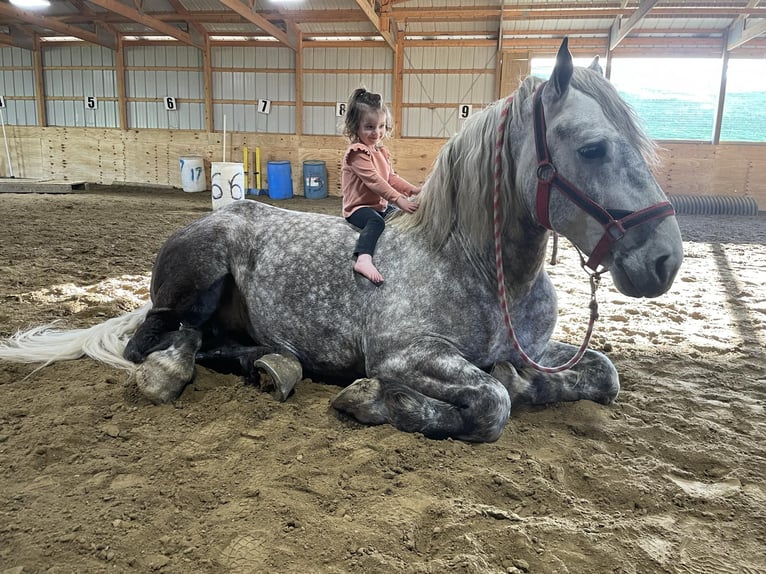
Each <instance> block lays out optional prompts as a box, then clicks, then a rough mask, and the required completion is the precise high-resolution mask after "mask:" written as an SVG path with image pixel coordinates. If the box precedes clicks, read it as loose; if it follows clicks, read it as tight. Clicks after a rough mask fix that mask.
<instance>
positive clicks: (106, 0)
mask: <svg viewBox="0 0 766 574" xmlns="http://www.w3.org/2000/svg"><path fill="white" fill-rule="evenodd" d="M89 2H90V3H91V4H95V5H96V6H101V7H102V8H104V9H106V10H110V11H112V12H116V13H117V14H120V15H121V16H124V17H126V18H128V19H130V20H133V21H134V22H137V23H139V24H141V25H142V26H146V27H147V28H151V29H152V30H155V31H157V32H160V33H162V34H165V35H167V36H170V37H172V38H175V39H176V40H178V41H179V42H183V43H184V44H188V45H190V46H196V47H198V48H201V47H202V44H201V43H200V42H199V41H198V40H194V39H193V38H192V37H191V35H190V34H187V33H186V32H184V31H183V30H180V29H179V28H176V27H175V26H173V25H172V24H168V23H167V22H163V21H162V20H158V19H157V18H155V17H153V16H148V15H146V14H143V13H141V12H139V11H138V10H135V9H133V8H131V7H130V6H126V5H125V4H123V3H121V2H119V1H118V0H89Z"/></svg>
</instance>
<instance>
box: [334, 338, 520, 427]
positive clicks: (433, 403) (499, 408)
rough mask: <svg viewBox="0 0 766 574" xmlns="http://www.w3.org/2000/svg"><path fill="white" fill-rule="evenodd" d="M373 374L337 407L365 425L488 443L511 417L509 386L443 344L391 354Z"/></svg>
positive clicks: (426, 342) (429, 342)
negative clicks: (390, 425) (507, 387)
mask: <svg viewBox="0 0 766 574" xmlns="http://www.w3.org/2000/svg"><path fill="white" fill-rule="evenodd" d="M371 374H372V375H373V376H374V378H370V379H359V380H357V381H355V382H354V383H353V384H351V385H350V386H348V387H346V388H345V389H344V390H343V391H341V392H340V393H339V394H338V395H337V396H336V397H335V398H334V399H333V401H332V406H333V407H334V408H336V409H337V410H339V411H341V412H343V413H346V414H348V415H351V416H352V417H354V418H355V419H356V420H358V421H359V422H362V423H365V424H384V423H390V424H392V425H393V426H395V427H396V428H398V429H400V430H403V431H406V432H420V433H423V434H424V435H425V436H427V437H430V438H447V437H453V438H458V439H462V440H468V441H482V442H491V441H495V440H497V439H498V437H499V436H500V434H501V433H502V431H503V428H504V427H505V424H506V422H507V421H508V417H509V416H510V412H511V401H510V398H509V396H508V392H507V391H506V390H505V388H504V387H503V385H502V384H501V383H500V382H499V381H498V380H497V379H495V378H494V377H492V376H490V375H489V374H487V373H485V372H484V371H482V370H481V369H479V368H478V367H476V366H475V365H473V364H471V363H470V362H469V361H467V360H466V359H464V358H463V357H462V356H461V355H460V353H458V351H457V349H455V348H454V347H453V346H452V345H451V344H449V343H448V342H446V341H444V340H441V339H431V338H424V339H421V340H418V341H416V342H414V343H412V344H411V345H410V346H409V347H407V348H406V349H404V350H402V351H400V352H397V353H393V354H389V355H388V356H387V357H386V358H385V360H383V361H382V362H381V363H380V364H379V365H377V366H375V367H374V368H372V369H371Z"/></svg>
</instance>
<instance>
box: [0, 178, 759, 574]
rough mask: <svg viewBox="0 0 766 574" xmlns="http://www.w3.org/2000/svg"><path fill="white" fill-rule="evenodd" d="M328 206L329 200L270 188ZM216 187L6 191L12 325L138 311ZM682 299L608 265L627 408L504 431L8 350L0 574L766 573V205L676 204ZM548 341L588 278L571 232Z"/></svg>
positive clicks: (609, 302) (613, 335)
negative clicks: (641, 295)
mask: <svg viewBox="0 0 766 574" xmlns="http://www.w3.org/2000/svg"><path fill="white" fill-rule="evenodd" d="M279 204H280V205H282V206H285V207H291V208H296V209H315V210H324V211H329V212H331V213H337V212H338V210H339V203H338V200H337V199H332V198H330V199H326V200H313V201H312V200H305V199H302V198H300V199H298V198H296V199H294V200H288V201H282V202H279ZM209 209H210V197H209V195H208V194H206V193H201V194H188V193H183V192H181V191H178V190H147V189H136V188H123V189H118V190H115V189H114V188H112V189H108V188H97V189H94V190H91V191H88V192H85V193H79V194H69V195H34V194H0V221H1V222H2V224H1V225H0V301H1V303H0V336H7V335H9V334H11V333H13V332H15V331H16V329H17V328H20V327H27V326H31V325H38V324H42V323H49V322H51V321H53V320H55V319H61V320H62V324H63V325H66V326H87V325H91V324H94V323H97V322H100V321H103V320H105V319H106V318H109V317H112V316H115V315H117V314H120V313H122V312H124V311H126V310H130V309H133V308H135V307H137V306H138V305H140V304H141V303H142V302H143V301H144V300H145V299H146V297H147V293H148V274H149V272H150V270H151V265H152V261H153V258H154V256H155V253H156V252H157V250H158V248H159V246H160V245H161V243H162V242H163V240H164V239H165V238H166V237H167V236H168V235H169V234H170V233H171V231H173V230H175V229H176V228H178V227H180V226H181V225H183V224H185V223H188V222H190V221H192V220H194V219H196V218H198V217H200V216H201V215H203V214H204V213H206V212H207V211H209ZM680 222H681V226H682V229H683V234H684V240H685V253H686V260H685V263H684V266H683V268H682V270H681V273H680V276H679V277H678V279H677V281H676V283H675V285H674V286H673V289H672V291H671V292H670V293H669V294H667V295H665V296H663V297H661V298H659V299H654V300H630V299H628V298H626V297H624V296H622V295H620V294H619V293H617V291H616V290H615V289H614V288H613V286H612V285H611V282H610V281H609V280H608V279H606V280H605V282H604V285H603V287H602V290H601V292H600V301H601V314H602V319H601V320H600V321H599V322H598V323H597V326H596V335H595V337H594V340H593V343H592V346H593V347H594V348H596V349H601V350H604V351H606V352H607V353H608V354H609V355H610V356H611V357H612V359H613V360H614V362H615V364H616V365H617V367H618V369H619V371H620V373H621V377H622V392H621V394H620V396H619V397H618V400H617V402H616V403H615V404H614V405H612V406H609V407H604V406H600V405H596V404H592V403H588V402H580V403H572V404H557V405H553V406H550V407H547V408H533V409H526V410H517V411H515V412H514V413H513V414H512V416H511V420H510V422H509V423H508V426H507V428H506V430H505V432H504V434H503V436H502V437H501V438H500V440H499V441H497V442H496V443H493V444H468V443H463V442H459V441H451V440H446V441H433V440H429V439H426V438H424V437H422V436H418V435H410V434H405V433H402V432H399V431H397V430H395V429H393V428H392V427H390V426H380V427H374V428H367V427H361V426H357V425H353V424H351V423H349V422H345V421H342V420H340V419H338V418H336V417H335V416H334V414H333V413H332V411H331V410H330V409H329V401H330V399H331V397H333V396H334V394H335V393H336V392H337V391H338V390H339V389H338V388H337V387H334V386H331V385H326V384H322V382H320V381H310V380H304V381H302V382H301V383H300V384H299V385H298V387H297V391H296V393H295V395H294V396H292V397H291V398H290V399H289V400H288V401H287V402H285V403H278V402H275V401H274V400H273V399H272V398H271V396H270V395H269V394H266V393H260V392H259V391H258V390H256V389H255V388H253V387H245V386H243V384H242V381H241V380H240V379H239V378H238V377H236V376H233V375H220V374H216V373H214V372H211V371H208V370H205V369H200V370H199V372H198V377H197V379H196V381H195V382H194V383H193V384H192V385H190V386H189V387H188V388H187V389H186V390H185V392H184V393H183V395H182V396H181V398H180V400H178V401H177V402H176V403H175V404H171V405H165V406H152V405H149V404H147V403H145V402H141V401H139V400H137V399H135V397H134V395H133V394H132V393H131V392H129V391H130V389H129V386H128V384H127V381H126V375H125V373H124V372H123V371H118V370H114V369H111V368H108V367H104V366H102V365H99V364H97V363H95V362H94V361H91V360H88V359H82V360H77V361H71V362H66V363H61V364H57V365H55V366H52V367H48V368H45V369H43V370H41V371H38V372H35V373H34V374H30V373H32V371H33V367H31V366H25V365H13V364H7V363H4V364H0V574H9V573H13V574H19V573H23V574H28V573H38V572H39V573H42V572H47V573H69V572H77V573H99V572H162V573H168V574H170V573H201V574H205V573H237V574H240V573H242V574H244V573H269V574H281V573H301V574H305V573H317V574H324V573H333V574H335V573H352V572H353V573H356V572H360V573H371V574H378V573H380V574H397V573H413V574H414V573H420V574H426V573H429V574H438V573H442V572H456V573H476V574H479V573H481V574H500V573H505V574H508V573H522V572H531V573H544V574H548V573H551V574H553V573H565V572H569V573H596V574H598V573H620V574H633V573H635V574H653V573H685V574H711V573H716V574H717V573H723V574H728V573H731V574H734V573H744V574H755V573H764V572H766V556H765V555H764V549H765V548H766V484H765V483H764V481H765V480H766V479H765V477H766V413H764V406H766V401H765V399H766V328H765V327H766V288H764V283H765V282H766V217H763V216H761V217H758V218H756V217H750V218H737V217H726V216H719V217H697V216H682V217H681V218H680ZM559 257H560V260H561V261H560V264H559V265H557V266H555V267H552V268H551V269H550V270H551V273H552V276H553V278H554V281H555V283H556V285H557V286H558V289H559V296H560V299H561V307H562V311H561V320H560V325H559V328H558V338H559V339H562V340H566V341H569V342H573V343H579V340H580V337H581V336H582V334H583V332H584V329H585V326H586V323H587V293H586V289H587V281H586V278H585V276H584V274H583V272H582V270H580V269H579V266H578V265H577V260H576V255H575V252H574V250H573V249H572V248H571V247H569V246H568V245H566V244H565V243H562V245H561V248H560V252H559Z"/></svg>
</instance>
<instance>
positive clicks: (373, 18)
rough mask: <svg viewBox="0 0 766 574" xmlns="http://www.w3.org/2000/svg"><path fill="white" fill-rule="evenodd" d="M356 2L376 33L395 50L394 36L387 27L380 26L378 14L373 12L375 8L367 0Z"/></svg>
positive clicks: (357, 0)
mask: <svg viewBox="0 0 766 574" xmlns="http://www.w3.org/2000/svg"><path fill="white" fill-rule="evenodd" d="M356 3H357V5H358V6H359V8H361V9H362V12H364V14H365V15H366V16H367V19H368V20H369V21H370V22H371V23H372V25H373V26H375V29H376V30H377V31H378V34H380V35H381V36H382V37H383V39H384V40H385V41H386V43H387V44H388V45H389V46H390V47H391V49H392V50H396V42H394V38H393V37H392V36H391V33H390V32H389V31H388V30H387V29H385V30H384V29H383V27H382V26H381V23H380V16H378V14H377V12H375V8H373V7H372V5H371V4H370V3H369V2H368V0H356Z"/></svg>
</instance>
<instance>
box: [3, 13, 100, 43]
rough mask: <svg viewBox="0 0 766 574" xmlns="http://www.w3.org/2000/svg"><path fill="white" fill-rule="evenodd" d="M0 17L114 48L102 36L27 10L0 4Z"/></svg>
mask: <svg viewBox="0 0 766 574" xmlns="http://www.w3.org/2000/svg"><path fill="white" fill-rule="evenodd" d="M0 16H4V17H7V18H10V19H13V20H21V21H22V22H27V23H28V24H34V25H35V26H39V27H41V28H46V29H48V30H52V31H54V32H58V33H59V34H64V35H65V36H74V37H75V38H79V39H80V40H84V41H85V42H90V43H92V44H98V45H100V46H106V47H107V48H114V39H113V38H112V40H111V42H110V41H109V39H108V38H104V37H103V36H100V35H98V34H95V33H93V32H88V31H87V30H83V29H82V28H80V27H79V26H73V25H71V24H66V23H63V22H61V21H59V20H57V19H55V18H49V17H47V16H40V15H39V14H34V13H33V12H30V11H28V10H20V9H18V8H15V7H13V6H11V5H10V4H2V3H0Z"/></svg>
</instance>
